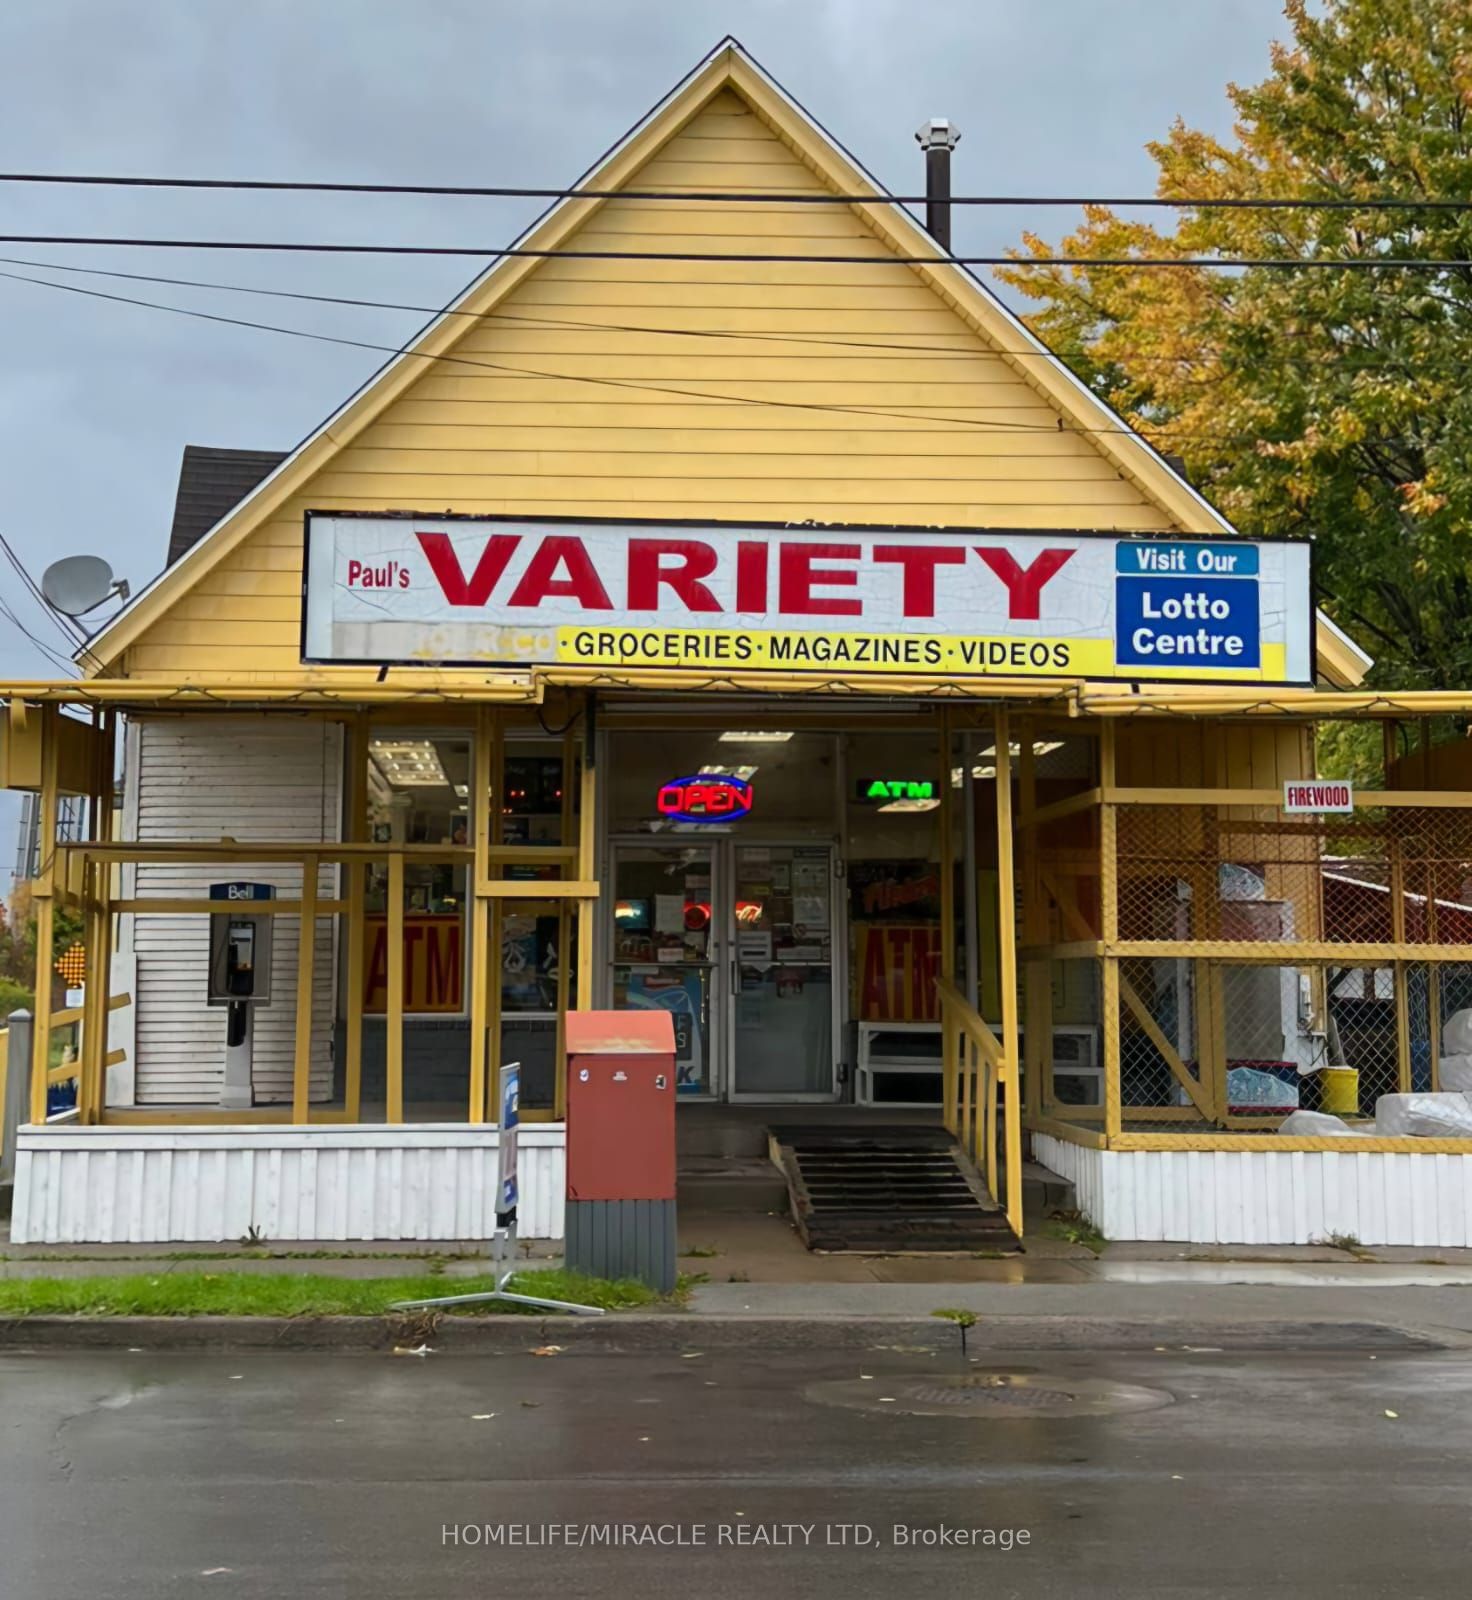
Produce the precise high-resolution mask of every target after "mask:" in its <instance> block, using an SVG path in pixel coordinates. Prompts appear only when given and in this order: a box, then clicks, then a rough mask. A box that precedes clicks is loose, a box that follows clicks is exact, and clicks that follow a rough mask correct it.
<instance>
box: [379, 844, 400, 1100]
mask: <svg viewBox="0 0 1472 1600" xmlns="http://www.w3.org/2000/svg"><path fill="white" fill-rule="evenodd" d="M387 934H388V996H387V1001H386V1004H385V1007H384V1019H383V1028H384V1036H383V1043H384V1073H385V1098H386V1101H387V1104H386V1106H385V1110H384V1120H385V1121H386V1122H390V1123H397V1122H402V1121H403V1120H404V851H403V847H402V846H401V845H399V846H392V847H390V850H389V857H388V926H387Z"/></svg>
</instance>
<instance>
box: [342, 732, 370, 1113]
mask: <svg viewBox="0 0 1472 1600" xmlns="http://www.w3.org/2000/svg"><path fill="white" fill-rule="evenodd" d="M347 836H348V841H349V842H350V843H352V844H363V843H365V842H366V841H367V838H368V717H367V714H366V713H365V712H362V711H359V712H357V713H356V714H355V715H354V717H353V720H352V722H351V723H350V725H349V727H348V814H347ZM345 870H346V872H347V888H348V895H347V900H348V928H347V935H348V936H347V954H346V962H347V982H346V983H345V984H344V990H345V996H344V1001H343V1005H344V1009H345V1012H346V1015H345V1017H344V1022H345V1028H344V1050H345V1053H346V1056H347V1060H346V1061H345V1062H344V1071H343V1112H344V1114H345V1116H346V1117H347V1120H348V1121H349V1122H357V1121H358V1120H359V1119H360V1118H361V1116H362V1114H363V981H364V980H363V968H364V963H365V958H366V954H367V952H366V950H365V948H364V946H365V944H366V942H367V934H366V928H365V925H364V920H363V918H364V912H363V907H364V902H365V900H366V898H367V876H368V863H367V862H366V861H364V860H363V859H362V858H361V857H358V856H354V857H353V858H352V860H350V861H349V862H348V863H347V865H346V868H345Z"/></svg>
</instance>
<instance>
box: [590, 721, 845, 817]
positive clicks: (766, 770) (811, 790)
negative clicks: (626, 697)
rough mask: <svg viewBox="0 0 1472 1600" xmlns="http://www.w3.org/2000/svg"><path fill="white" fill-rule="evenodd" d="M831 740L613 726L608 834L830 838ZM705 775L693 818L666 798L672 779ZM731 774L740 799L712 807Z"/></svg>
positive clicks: (833, 799) (779, 732)
mask: <svg viewBox="0 0 1472 1600" xmlns="http://www.w3.org/2000/svg"><path fill="white" fill-rule="evenodd" d="M836 756H837V748H836V741H835V739H834V736H833V735H832V734H831V733H802V732H794V731H790V730H786V729H783V728H781V727H780V726H775V727H772V728H766V729H750V730H741V729H733V730H722V729H716V728H712V729H710V730H709V731H694V730H690V729H661V730H660V731H658V732H657V733H651V732H647V731H639V732H633V731H626V730H623V729H620V730H618V731H616V732H615V733H613V735H612V736H611V738H610V740H609V762H608V770H607V771H606V773H604V774H602V776H603V778H604V780H605V781H606V783H607V785H608V802H609V819H610V823H611V827H612V831H613V832H614V833H616V834H655V835H659V836H664V837H671V838H674V837H678V836H680V835H682V834H684V835H688V836H690V837H697V836H700V835H702V834H709V835H711V836H720V835H730V836H732V837H735V838H747V837H751V836H753V835H755V836H758V837H762V838H768V839H773V838H789V839H814V838H817V839H825V840H827V839H832V838H833V837H834V836H835V834H836V831H837V788H836V783H837V780H836V777H835V761H836ZM702 778H704V779H708V780H711V782H710V783H709V784H708V785H707V786H706V787H707V788H708V789H709V790H710V791H711V793H710V795H709V796H708V797H702V796H700V795H699V794H697V795H696V796H694V797H693V800H692V810H693V812H694V813H696V814H699V813H700V812H701V811H702V810H704V811H705V813H706V814H705V815H703V816H700V820H691V814H692V812H691V810H686V811H682V810H680V809H679V808H678V807H677V806H676V805H675V804H674V803H673V802H674V798H675V797H674V795H673V793H672V786H673V785H675V784H676V783H678V782H679V781H680V780H683V779H702ZM722 778H734V779H735V780H737V783H736V785H735V786H734V787H737V788H739V789H740V790H741V791H742V793H743V795H744V798H745V802H746V803H744V804H741V803H738V804H734V805H732V806H731V807H730V811H729V813H728V816H729V820H727V819H726V818H723V817H722V816H721V815H720V813H719V811H718V809H717V808H718V807H719V806H720V805H721V804H723V803H724V801H725V800H726V799H727V798H728V797H723V796H720V795H718V794H717V793H716V792H715V791H716V790H717V789H718V788H719V780H720V779H722Z"/></svg>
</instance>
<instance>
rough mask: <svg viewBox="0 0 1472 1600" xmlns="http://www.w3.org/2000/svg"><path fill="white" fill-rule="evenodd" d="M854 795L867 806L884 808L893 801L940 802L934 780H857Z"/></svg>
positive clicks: (938, 790)
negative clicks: (883, 806)
mask: <svg viewBox="0 0 1472 1600" xmlns="http://www.w3.org/2000/svg"><path fill="white" fill-rule="evenodd" d="M854 795H855V797H856V798H857V799H859V800H861V801H863V802H864V803H865V804H866V805H876V806H882V805H885V804H886V803H887V802H889V801H891V800H938V799H939V798H940V787H939V785H938V784H937V783H936V781H935V780H934V778H857V779H855V781H854Z"/></svg>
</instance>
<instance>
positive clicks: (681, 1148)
mask: <svg viewBox="0 0 1472 1600" xmlns="http://www.w3.org/2000/svg"><path fill="white" fill-rule="evenodd" d="M675 1149H676V1152H677V1154H678V1158H679V1160H680V1161H681V1162H683V1161H685V1159H686V1158H687V1157H689V1158H692V1159H694V1158H708V1157H709V1158H721V1159H726V1160H742V1159H746V1160H755V1159H763V1160H764V1159H765V1158H766V1154H767V1125H766V1122H765V1121H764V1120H759V1119H756V1118H752V1117H733V1116H731V1115H729V1113H728V1112H727V1108H726V1107H724V1106H680V1107H679V1108H678V1115H677V1116H676V1118H675Z"/></svg>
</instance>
